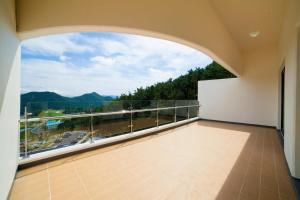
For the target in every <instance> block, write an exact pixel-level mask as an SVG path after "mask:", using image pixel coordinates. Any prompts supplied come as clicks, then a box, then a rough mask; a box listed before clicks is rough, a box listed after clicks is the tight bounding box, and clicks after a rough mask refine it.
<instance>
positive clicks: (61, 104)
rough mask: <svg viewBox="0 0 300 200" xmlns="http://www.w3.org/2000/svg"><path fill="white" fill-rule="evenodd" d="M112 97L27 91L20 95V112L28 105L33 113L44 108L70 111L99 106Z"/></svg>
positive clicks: (94, 93) (92, 94)
mask: <svg viewBox="0 0 300 200" xmlns="http://www.w3.org/2000/svg"><path fill="white" fill-rule="evenodd" d="M114 99H115V97H114V96H102V95H100V94H98V93H96V92H91V93H86V94H83V95H80V96H76V97H65V96H62V95H59V94H57V93H55V92H48V91H45V92H29V93H25V94H22V95H21V114H22V113H23V112H24V107H25V106H27V107H28V110H29V112H34V114H38V112H40V111H41V110H45V109H63V110H67V111H70V112H71V111H80V110H85V109H88V108H90V107H97V106H101V105H103V104H104V103H107V102H111V101H112V100H114Z"/></svg>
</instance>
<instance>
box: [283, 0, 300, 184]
mask: <svg viewBox="0 0 300 200" xmlns="http://www.w3.org/2000/svg"><path fill="white" fill-rule="evenodd" d="M299 27H300V1H299V0H289V1H288V6H287V9H286V16H285V19H284V23H283V27H282V33H281V39H280V46H279V63H283V65H284V66H285V76H286V77H285V79H286V83H285V104H284V107H285V116H284V124H285V131H284V153H285V156H286V159H287V162H288V165H289V168H290V171H291V174H292V175H293V176H294V177H297V178H300V108H299V107H300V105H299V103H300V89H299V88H300V73H299V67H300V66H299V58H298V57H299V48H300V46H299V43H298V40H300V38H299V37H300V36H299V35H298V32H299ZM278 67H279V66H278Z"/></svg>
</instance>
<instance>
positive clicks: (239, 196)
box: [238, 134, 258, 199]
mask: <svg viewBox="0 0 300 200" xmlns="http://www.w3.org/2000/svg"><path fill="white" fill-rule="evenodd" d="M255 136H256V137H255V141H254V145H255V144H256V142H257V137H258V136H257V135H256V134H255ZM253 151H254V149H252V151H251V153H250V156H249V159H248V162H247V169H246V170H245V174H244V177H243V183H242V185H241V188H240V192H239V195H238V199H240V198H241V194H242V190H243V188H244V186H245V182H246V176H247V174H248V171H249V167H250V161H251V158H252V155H253Z"/></svg>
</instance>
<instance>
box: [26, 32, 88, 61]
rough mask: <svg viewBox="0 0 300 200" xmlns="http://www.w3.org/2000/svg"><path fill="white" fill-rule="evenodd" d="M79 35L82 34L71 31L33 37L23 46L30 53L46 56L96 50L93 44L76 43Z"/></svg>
mask: <svg viewBox="0 0 300 200" xmlns="http://www.w3.org/2000/svg"><path fill="white" fill-rule="evenodd" d="M78 37H80V34H75V33H69V34H62V35H50V36H46V37H39V38H33V39H29V40H26V41H24V42H23V43H22V47H23V48H24V50H25V51H26V52H28V53H30V54H40V55H46V56H49V55H52V56H63V54H64V53H65V52H72V53H82V52H85V51H93V50H94V48H93V46H91V45H84V44H78V43H76V42H75V41H74V40H75V39H76V38H78Z"/></svg>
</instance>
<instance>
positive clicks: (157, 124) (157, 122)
mask: <svg viewBox="0 0 300 200" xmlns="http://www.w3.org/2000/svg"><path fill="white" fill-rule="evenodd" d="M158 112H159V111H158V101H157V102H156V127H158V126H159V121H158Z"/></svg>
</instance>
